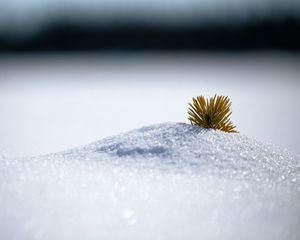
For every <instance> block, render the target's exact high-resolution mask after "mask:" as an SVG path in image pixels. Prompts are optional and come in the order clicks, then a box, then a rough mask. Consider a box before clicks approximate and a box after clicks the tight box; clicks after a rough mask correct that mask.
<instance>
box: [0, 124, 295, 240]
mask: <svg viewBox="0 0 300 240" xmlns="http://www.w3.org/2000/svg"><path fill="white" fill-rule="evenodd" d="M0 206H1V207H0V223H1V225H0V239H158V240H163V239H172V240H173V239H222V240H223V239H225V240H226V239H272V240H274V239H280V240H284V239H288V240H293V239H295V240H297V239H299V238H300V230H299V226H300V158H299V156H297V155H293V154H292V153H290V152H288V151H287V150H282V149H280V148H278V147H276V146H273V145H272V144H267V143H263V142H260V141H258V140H255V139H251V138H248V137H247V136H244V135H241V134H230V133H225V132H221V131H216V130H207V129H201V128H198V127H196V126H191V125H189V124H185V123H163V124H157V125H151V126H147V127H143V128H140V129H136V130H133V131H130V132H127V133H123V134H119V135H117V136H114V137H110V138H106V139H103V140H100V141H98V142H94V143H92V144H88V145H85V146H81V147H78V148H74V149H71V150H68V151H64V152H59V153H54V154H48V155H43V156H38V157H31V158H18V159H15V158H7V157H2V158H0Z"/></svg>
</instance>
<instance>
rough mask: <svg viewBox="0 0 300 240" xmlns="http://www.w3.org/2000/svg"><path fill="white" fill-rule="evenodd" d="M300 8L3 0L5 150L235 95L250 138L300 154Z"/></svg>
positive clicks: (93, 136) (129, 124)
mask: <svg viewBox="0 0 300 240" xmlns="http://www.w3.org/2000/svg"><path fill="white" fill-rule="evenodd" d="M299 50H300V2H299V1H298V0H213V1H212V0H173V1H169V0H160V1H158V0H97V1H96V0H88V1H83V0H2V1H1V2H0V154H2V155H5V156H30V155H38V154H45V153H50V152H56V151H62V150H65V149H68V148H72V147H75V146H78V145H82V144H87V143H89V142H92V141H95V140H98V139H101V138H104V137H107V136H111V135H114V134H117V133H120V132H123V131H128V130H131V129H134V128H138V127H141V126H145V125H149V124H154V123H161V122H166V121H172V122H188V121H187V113H186V112H187V104H188V102H190V101H191V98H192V97H193V96H197V95H205V96H206V97H210V96H212V95H214V94H224V95H228V96H229V97H230V98H231V100H232V102H233V105H232V110H233V114H232V121H233V122H234V123H235V124H236V125H237V129H238V130H239V131H240V133H241V134H245V135H248V136H250V137H254V138H256V139H259V140H263V141H267V142H270V143H273V144H275V145H278V146H280V147H282V148H287V149H288V150H290V151H292V152H294V153H297V154H299V153H300V137H299V132H300V131H299V130H300V127H299V122H300V113H299V106H298V105H299V103H300V80H299V77H300V58H299Z"/></svg>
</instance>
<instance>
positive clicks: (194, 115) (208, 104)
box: [188, 95, 237, 133]
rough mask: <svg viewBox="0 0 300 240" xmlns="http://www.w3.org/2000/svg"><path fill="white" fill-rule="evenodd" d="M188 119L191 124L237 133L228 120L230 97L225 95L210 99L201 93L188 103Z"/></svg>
mask: <svg viewBox="0 0 300 240" xmlns="http://www.w3.org/2000/svg"><path fill="white" fill-rule="evenodd" d="M189 106H190V107H189V109H188V114H189V118H188V119H189V120H190V122H191V124H192V125H197V126H199V127H202V128H212V129H219V130H222V131H224V132H231V133H237V131H236V130H235V126H234V125H233V123H232V122H231V120H230V115H231V113H232V112H231V111H230V107H231V102H230V99H229V98H228V97H227V96H226V97H225V96H217V95H215V96H214V97H211V98H210V100H208V99H206V101H205V98H204V97H203V96H202V95H201V96H198V97H196V98H193V103H189Z"/></svg>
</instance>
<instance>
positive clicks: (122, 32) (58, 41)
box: [0, 18, 300, 52]
mask: <svg viewBox="0 0 300 240" xmlns="http://www.w3.org/2000/svg"><path fill="white" fill-rule="evenodd" d="M92 50H101V51H103V50H104V51H106V50H108V51H111V50H112V51H114V50H116V51H118V50H125V51H126V50H208V51H241V50H243V51H244V50H289V51H297V52H298V51H299V50H300V22H299V20H296V19H293V18H285V19H280V20H278V19H277V20H274V19H273V20H264V21H260V22H258V21H255V22H248V23H245V24H243V25H233V24H231V25H203V26H193V27H191V26H189V27H188V28H187V27H169V28H168V27H158V26H156V27H155V26H147V25H146V24H125V25H121V24H115V25H113V24H112V25H109V26H101V27H100V26H95V25H91V26H88V25H84V26H79V25H74V24H67V23H60V24H57V23H56V24H48V25H46V26H44V27H43V28H42V29H41V30H40V31H38V32H37V33H35V34H33V35H32V36H30V37H26V38H20V39H13V40H12V38H6V36H5V35H3V34H2V35H0V51H1V52H29V51H92Z"/></svg>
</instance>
